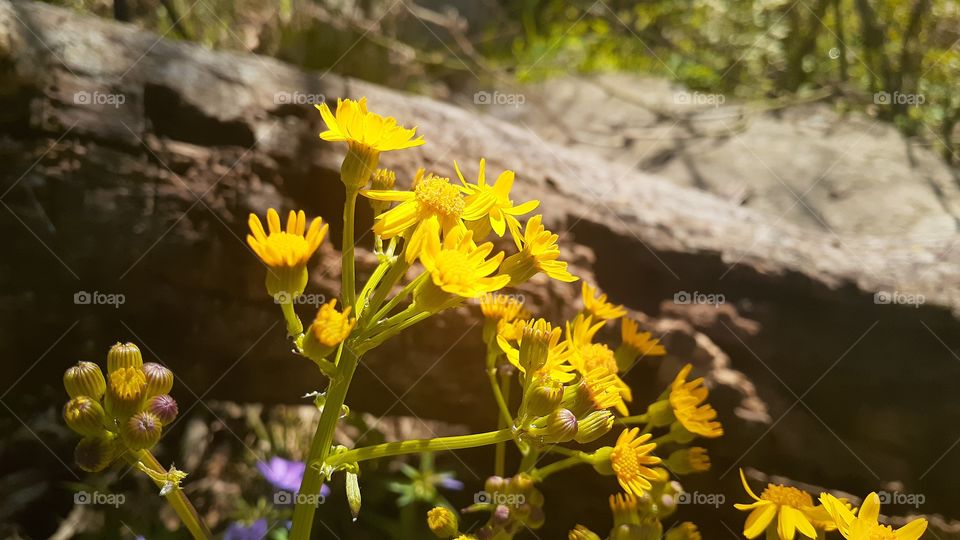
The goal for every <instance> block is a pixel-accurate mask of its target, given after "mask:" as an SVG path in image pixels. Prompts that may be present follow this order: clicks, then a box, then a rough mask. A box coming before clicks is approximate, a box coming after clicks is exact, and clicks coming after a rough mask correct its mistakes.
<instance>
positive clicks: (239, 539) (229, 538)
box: [223, 519, 269, 540]
mask: <svg viewBox="0 0 960 540" xmlns="http://www.w3.org/2000/svg"><path fill="white" fill-rule="evenodd" d="M268 532H269V530H268V527H267V520H266V519H258V520H256V521H254V522H253V523H251V524H250V525H249V526H246V525H243V524H242V523H240V522H239V521H237V522H234V523H231V524H230V526H229V527H227V532H225V533H223V540H263V538H264V537H266V536H267V533H268Z"/></svg>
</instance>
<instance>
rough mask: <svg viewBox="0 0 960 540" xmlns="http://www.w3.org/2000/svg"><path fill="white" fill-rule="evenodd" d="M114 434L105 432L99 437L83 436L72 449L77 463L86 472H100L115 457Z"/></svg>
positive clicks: (116, 452) (116, 451)
mask: <svg viewBox="0 0 960 540" xmlns="http://www.w3.org/2000/svg"><path fill="white" fill-rule="evenodd" d="M117 454H118V450H117V445H116V435H114V434H112V433H106V434H104V435H103V436H99V437H84V438H83V439H81V440H80V442H79V443H77V447H76V449H74V451H73V457H74V460H76V462H77V465H78V466H79V467H80V468H81V469H83V470H85V471H87V472H100V471H102V470H104V469H106V468H107V466H109V465H110V463H111V462H113V459H114V458H115V457H117Z"/></svg>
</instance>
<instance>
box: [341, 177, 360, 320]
mask: <svg viewBox="0 0 960 540" xmlns="http://www.w3.org/2000/svg"><path fill="white" fill-rule="evenodd" d="M357 193H358V192H357V190H355V189H349V188H348V189H347V199H346V202H344V203H343V256H342V257H341V259H340V270H341V276H340V279H341V281H342V286H341V287H340V294H341V295H343V303H344V305H345V306H350V307H352V308H353V309H354V311H356V309H357V308H356V304H357V286H356V273H355V270H354V260H353V259H354V257H353V248H354V241H355V239H354V237H353V225H354V221H355V218H354V214H355V213H356V209H357Z"/></svg>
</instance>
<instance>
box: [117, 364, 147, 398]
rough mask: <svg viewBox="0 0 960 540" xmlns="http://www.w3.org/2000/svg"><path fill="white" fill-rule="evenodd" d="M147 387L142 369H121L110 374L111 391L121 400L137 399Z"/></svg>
mask: <svg viewBox="0 0 960 540" xmlns="http://www.w3.org/2000/svg"><path fill="white" fill-rule="evenodd" d="M146 385H147V378H146V376H145V375H144V374H143V370H142V369H138V368H132V367H127V368H119V369H117V370H116V371H114V372H113V373H111V374H110V390H112V391H113V394H114V395H116V396H117V397H118V398H120V399H124V400H128V399H135V398H136V397H138V396H139V395H140V392H141V391H142V390H143V387H144V386H146Z"/></svg>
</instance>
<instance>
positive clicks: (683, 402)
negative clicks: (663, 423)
mask: <svg viewBox="0 0 960 540" xmlns="http://www.w3.org/2000/svg"><path fill="white" fill-rule="evenodd" d="M691 369H693V366H692V365H690V364H687V365H685V366H683V369H681V370H680V373H678V374H677V377H676V379H674V380H673V384H672V385H671V387H670V397H669V400H670V406H671V407H672V408H673V414H674V416H676V418H677V421H678V422H679V423H680V425H682V426H683V427H684V428H685V429H686V430H687V431H689V432H690V433H694V434H696V435H700V436H701V437H707V438H716V437H720V436H722V435H723V426H721V425H720V422H717V421H716V418H717V411H715V410H714V409H713V407H712V406H710V404H709V403H704V402H705V401H706V399H707V396H708V395H709V392H708V391H707V388H706V387H705V386H704V385H703V378H702V377H700V378H697V379H694V380H692V381H689V382H687V376H688V375H689V374H690V370H691Z"/></svg>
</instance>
